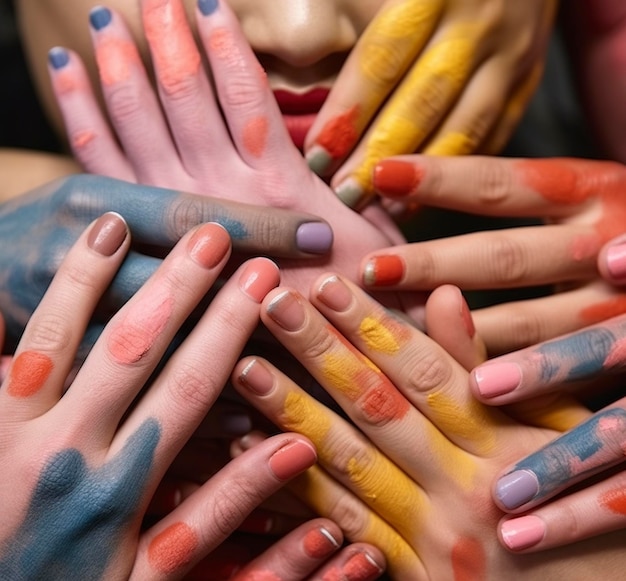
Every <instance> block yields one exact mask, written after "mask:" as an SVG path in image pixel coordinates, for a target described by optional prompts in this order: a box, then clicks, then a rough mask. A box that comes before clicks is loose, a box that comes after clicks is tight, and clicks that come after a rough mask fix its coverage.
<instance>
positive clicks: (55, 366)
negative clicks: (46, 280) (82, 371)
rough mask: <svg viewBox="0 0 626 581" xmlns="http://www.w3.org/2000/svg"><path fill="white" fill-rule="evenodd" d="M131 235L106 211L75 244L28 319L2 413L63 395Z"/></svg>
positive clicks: (43, 407)
mask: <svg viewBox="0 0 626 581" xmlns="http://www.w3.org/2000/svg"><path fill="white" fill-rule="evenodd" d="M129 244H130V239H129V235H128V229H127V226H126V223H125V222H124V220H123V219H122V218H121V216H119V215H117V214H112V213H109V214H104V215H103V216H102V217H101V218H99V219H98V220H97V221H96V222H95V223H94V224H92V225H91V227H90V228H89V229H88V230H87V231H86V232H84V233H83V234H82V236H81V237H80V238H79V240H78V241H77V242H76V243H75V245H74V246H73V247H72V248H71V249H70V251H69V253H68V255H67V257H66V258H65V260H64V261H63V263H62V264H61V266H60V268H59V270H58V272H57V274H56V276H55V278H54V279H53V281H52V283H51V284H50V287H49V289H48V291H47V292H46V294H45V295H44V297H43V299H42V301H41V303H40V304H39V307H38V308H37V309H36V310H35V312H34V313H33V315H32V317H31V319H30V321H29V322H28V324H27V326H26V329H25V331H24V335H23V336H22V339H21V341H20V343H19V345H18V347H17V350H16V352H15V354H14V357H13V360H12V362H11V366H10V368H9V372H8V377H7V378H6V380H5V382H4V383H3V386H2V390H1V391H0V399H1V400H2V403H1V404H0V408H1V409H2V411H3V413H8V414H11V416H12V417H13V418H15V419H17V418H23V419H28V418H34V417H37V416H39V415H41V414H42V413H44V412H46V411H48V410H49V409H50V408H52V407H53V406H54V405H55V404H56V403H57V402H58V401H59V398H60V397H61V395H62V393H63V388H64V385H65V378H66V377H67V375H68V373H69V372H70V370H71V368H72V365H73V364H74V357H75V354H76V351H77V349H78V345H79V342H80V340H81V337H82V336H83V333H84V331H85V329H86V328H87V325H88V323H89V320H90V318H91V315H92V313H93V311H94V309H95V307H96V305H97V303H98V301H99V299H100V297H101V295H102V293H103V292H104V290H105V289H106V287H107V286H108V284H109V283H110V282H111V279H112V278H113V275H114V273H115V271H116V269H117V267H118V266H119V264H120V263H121V261H122V260H123V258H124V253H125V251H126V250H127V249H128V246H129Z"/></svg>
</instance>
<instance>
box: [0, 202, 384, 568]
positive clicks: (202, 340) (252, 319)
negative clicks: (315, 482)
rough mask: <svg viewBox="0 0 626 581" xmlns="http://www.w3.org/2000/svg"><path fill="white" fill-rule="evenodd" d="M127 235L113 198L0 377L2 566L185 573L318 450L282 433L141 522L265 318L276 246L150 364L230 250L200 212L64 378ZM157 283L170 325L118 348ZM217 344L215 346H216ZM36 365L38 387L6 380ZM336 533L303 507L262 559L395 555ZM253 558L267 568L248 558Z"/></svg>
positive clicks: (295, 564)
mask: <svg viewBox="0 0 626 581" xmlns="http://www.w3.org/2000/svg"><path fill="white" fill-rule="evenodd" d="M129 248H130V237H129V233H128V229H127V226H126V224H125V223H124V221H123V220H122V218H121V217H119V216H118V215H116V214H106V215H105V216H104V217H103V218H101V219H100V220H98V221H97V222H95V224H91V225H90V228H89V229H88V230H87V232H85V233H83V234H82V235H81V236H80V237H79V239H78V241H77V242H76V244H75V245H73V247H72V248H71V250H70V251H69V253H68V255H67V257H66V259H65V260H64V262H63V263H62V264H61V265H60V267H59V271H58V274H57V276H56V277H55V278H54V280H53V281H52V283H51V285H50V288H49V290H48V292H47V293H46V294H45V296H44V298H43V299H42V301H41V304H40V305H39V307H38V308H37V310H36V311H35V312H34V314H33V316H32V318H31V319H30V321H29V324H28V325H27V327H26V329H25V332H24V336H23V337H22V339H21V341H20V344H19V345H18V347H17V350H16V357H15V360H14V364H13V366H12V367H11V368H10V370H9V375H8V378H7V379H6V382H5V384H4V385H3V389H2V390H0V400H1V402H0V404H1V405H0V423H2V426H3V427H2V432H3V440H2V446H0V455H2V459H3V464H4V465H5V470H4V471H3V474H2V478H1V479H0V491H2V495H3V498H5V499H7V502H6V506H5V512H4V516H3V519H2V526H1V527H0V571H1V572H2V573H1V574H2V576H3V577H6V578H12V579H18V578H20V579H21V578H24V579H26V578H33V577H42V576H45V577H46V578H50V579H66V578H67V577H68V575H73V576H75V575H78V576H80V577H82V578H89V579H105V578H106V579H111V578H124V579H146V578H150V579H180V578H182V577H183V576H184V575H185V573H186V572H188V571H189V570H190V569H191V568H192V567H193V566H194V565H195V564H197V563H198V562H199V561H200V559H202V558H203V557H205V556H206V555H208V554H209V553H210V552H212V551H213V550H214V549H216V547H218V545H220V544H221V543H222V541H223V540H224V539H225V537H226V536H228V534H229V533H230V532H232V531H233V530H234V529H235V528H236V526H237V525H238V524H239V523H240V522H241V521H242V520H243V517H244V516H245V515H246V514H247V513H248V512H249V511H250V510H251V509H253V508H254V507H255V506H256V505H257V504H258V503H259V502H260V501H261V500H262V499H263V498H265V497H267V496H269V495H270V494H272V493H273V492H275V491H276V490H277V489H278V488H280V487H281V486H282V485H283V484H284V482H285V481H286V480H288V479H289V478H291V477H292V476H294V475H296V474H297V473H299V472H301V471H302V470H304V469H305V468H306V467H308V466H310V465H311V464H312V463H313V462H314V461H315V451H314V449H313V448H312V446H311V444H310V443H309V442H308V441H307V440H306V439H304V438H302V437H301V436H298V435H295V434H290V435H284V436H279V437H278V438H273V439H272V440H271V441H269V442H267V443H266V444H264V445H262V446H260V447H258V449H255V450H252V451H250V452H248V453H245V454H243V455H242V456H241V457H240V458H239V459H236V460H234V461H233V462H231V463H230V464H229V465H228V466H227V467H226V468H224V469H223V470H222V471H220V472H219V473H217V474H215V476H213V477H212V478H211V479H210V480H209V481H208V482H207V483H206V484H205V485H203V486H202V487H200V488H199V489H198V490H197V491H195V492H194V493H193V494H191V495H190V496H189V497H188V498H186V499H185V500H184V501H183V502H182V503H181V504H179V505H178V506H177V507H176V508H175V509H174V510H173V511H172V512H170V513H169V514H168V515H166V516H165V517H164V518H163V519H161V520H157V521H156V522H154V521H153V523H152V524H151V525H147V526H145V527H142V518H143V516H144V513H145V511H146V508H147V506H148V501H149V500H150V498H151V496H152V494H153V493H154V490H155V488H156V486H157V484H158V482H159V481H160V480H161V478H162V476H163V474H164V472H165V470H166V468H167V467H168V466H169V464H170V463H171V462H172V460H173V459H174V457H175V456H176V454H177V452H178V451H179V450H180V448H181V446H182V445H183V444H184V442H185V441H186V440H187V439H188V438H189V437H190V436H191V435H192V433H193V432H194V430H195V428H196V427H197V425H198V424H199V422H200V420H201V419H202V417H204V415H205V413H206V412H207V411H208V410H209V409H210V407H211V405H212V403H213V402H214V401H215V399H216V398H217V397H218V395H219V393H220V391H221V388H222V385H223V384H224V383H225V381H226V379H227V375H228V373H229V371H228V370H229V366H232V365H233V364H234V362H235V360H236V357H237V356H238V354H239V353H240V350H241V348H242V347H243V345H244V343H245V341H246V340H247V338H248V337H249V335H250V334H251V333H252V331H253V329H254V328H255V326H256V325H257V323H258V316H259V309H260V303H259V300H258V297H257V296H255V295H256V294H257V293H251V292H250V286H249V284H248V282H249V281H250V279H254V281H255V284H257V285H258V287H257V288H258V290H260V287H261V285H262V286H263V287H264V291H263V294H265V293H266V292H267V291H268V290H269V289H271V288H273V287H274V286H276V284H277V283H278V280H279V275H278V269H277V268H276V266H275V265H272V264H271V263H270V262H269V261H268V260H267V259H263V258H257V259H253V260H251V261H250V262H248V263H247V265H246V267H244V268H242V269H241V270H240V271H238V272H237V273H235V275H234V276H233V278H232V279H231V280H230V281H229V282H227V283H226V284H225V285H224V287H223V289H222V290H221V291H220V293H219V294H218V295H217V296H216V298H215V299H214V301H213V302H212V304H211V307H210V308H209V309H208V310H207V311H206V312H205V314H204V315H203V317H202V318H201V319H200V321H199V322H198V324H197V326H196V327H195V328H194V330H193V332H192V333H191V334H190V335H189V336H188V337H187V339H186V340H185V341H184V342H183V343H182V344H180V346H179V347H178V348H177V349H176V351H175V352H174V354H173V355H172V357H171V359H170V363H168V365H166V366H165V367H164V368H163V369H162V370H161V371H160V372H159V373H156V374H154V375H153V372H154V371H155V368H156V366H157V364H158V363H159V361H160V360H161V358H162V356H163V354H164V352H165V349H166V348H167V347H168V346H169V345H170V343H171V341H172V340H173V338H174V335H175V333H176V331H177V330H178V328H179V327H180V325H181V324H182V323H183V321H184V320H185V319H186V318H187V317H188V316H189V314H190V312H191V310H192V309H193V308H194V307H195V306H196V305H197V303H198V301H200V299H201V298H202V297H203V295H204V294H205V293H206V292H207V291H208V290H209V288H210V287H211V285H212V284H213V283H214V282H215V281H216V279H217V276H218V274H219V272H220V271H221V270H222V268H223V267H224V265H225V264H226V262H227V260H228V257H229V255H230V240H229V237H228V234H227V232H226V231H225V230H224V229H223V228H222V227H221V226H219V225H217V224H205V225H201V226H199V227H198V228H195V229H194V230H193V231H192V232H190V233H189V234H187V235H185V236H184V237H183V238H182V239H181V241H180V243H179V244H178V245H176V246H175V247H174V249H173V250H172V252H171V254H170V255H169V256H168V257H167V258H166V259H165V260H164V261H163V263H162V265H161V266H160V268H159V269H158V270H157V271H156V272H155V273H154V275H153V276H152V277H151V278H150V279H149V281H148V282H146V284H145V285H144V286H143V287H142V288H141V289H140V290H139V292H138V293H137V294H136V295H135V297H133V298H132V299H130V300H129V301H128V303H127V304H126V305H125V306H124V307H123V308H122V309H121V310H120V312H119V313H118V314H117V315H116V316H114V317H113V318H112V320H111V322H110V323H109V325H108V326H107V327H106V328H105V330H104V332H103V335H102V337H101V338H100V339H99V340H98V342H97V343H96V344H95V345H94V347H93V349H92V351H91V353H90V355H89V358H88V359H87V361H86V362H85V363H84V365H83V366H82V367H81V369H80V371H79V372H78V374H77V375H76V376H75V378H74V379H73V380H72V381H71V382H70V383H69V385H66V384H65V380H66V377H67V373H68V372H69V370H70V367H71V365H72V362H73V359H74V355H75V352H76V349H77V347H78V345H79V342H80V338H81V335H82V333H83V332H84V331H85V329H86V328H87V324H88V322H89V318H90V316H91V314H92V312H93V310H94V308H95V306H96V304H97V303H98V301H99V300H100V298H101V296H102V293H103V292H104V290H105V288H106V287H107V285H108V284H109V283H110V281H111V280H112V278H113V276H114V274H115V271H116V270H117V268H119V266H120V264H121V263H122V260H123V258H124V255H125V254H126V252H127V251H128V250H129ZM162 293H166V294H169V295H170V296H171V297H175V298H174V299H173V302H172V304H171V306H170V307H168V309H167V311H164V312H163V319H162V325H161V326H162V328H161V330H160V333H159V334H158V335H156V336H155V335H153V334H150V333H147V334H146V335H145V336H142V339H141V341H142V342H141V343H137V342H136V341H133V342H131V343H128V342H127V345H128V347H129V353H133V352H134V351H133V349H134V347H133V346H136V345H139V344H141V345H142V349H141V353H140V355H139V356H138V357H136V356H134V357H132V360H131V359H123V360H120V358H119V357H118V356H117V355H116V354H115V349H114V348H112V347H113V346H115V345H117V346H119V345H120V343H119V340H120V337H122V336H124V337H128V334H127V333H126V331H131V330H132V329H138V328H139V327H141V326H145V324H146V323H147V322H149V320H150V313H149V312H146V309H145V305H146V304H149V303H150V301H151V300H152V297H154V296H159V295H160V294H162ZM235 314H236V317H237V320H238V325H239V326H238V331H235V329H234V328H233V327H231V332H230V333H229V334H228V336H227V337H226V336H223V334H222V333H221V332H218V330H219V329H222V328H223V322H224V320H232V319H233V318H234V317H235ZM122 331H123V332H124V333H123V335H119V333H120V332H122ZM138 337H139V335H138ZM207 349H208V350H210V352H212V353H213V354H214V355H215V357H211V358H207V357H205V356H204V355H205V354H206V352H207V351H206V350H207ZM35 353H36V354H39V359H40V360H41V359H46V360H47V361H48V362H49V366H48V367H47V371H46V373H45V374H43V375H36V376H29V375H24V374H21V371H20V369H19V363H18V362H19V361H20V360H21V359H22V358H24V357H25V358H27V359H28V360H30V361H32V360H33V354H35ZM151 376H152V380H151V381H150V383H149V384H146V382H147V381H148V380H149V378H151ZM29 381H30V382H31V386H30V389H29V390H25V389H19V390H15V389H12V387H11V386H12V385H14V384H15V382H18V383H20V384H21V385H22V387H23V386H24V385H25V384H26V383H28V382H29ZM181 386H184V389H181ZM94 387H95V389H93V388H94ZM140 392H141V395H139V393H140ZM131 404H132V405H131ZM252 475H254V476H252ZM235 481H236V482H237V483H238V485H237V487H236V488H237V490H235V489H234V488H233V486H232V483H233V482H235ZM18 482H19V485H16V483H18ZM217 514H219V515H221V516H220V517H216V515H217ZM217 519H221V520H217ZM321 530H324V531H327V534H328V537H330V538H331V539H332V542H329V543H328V544H329V545H330V546H327V547H326V548H323V547H322V546H321V545H320V544H319V543H318V544H317V545H313V546H316V547H317V548H318V550H317V551H315V550H313V549H311V546H312V545H311V543H309V544H308V545H306V546H307V547H308V548H309V554H308V555H307V554H305V551H304V549H303V548H302V547H303V537H305V536H306V535H310V534H313V533H314V532H315V531H318V532H319V531H321ZM328 537H327V538H328ZM341 540H342V537H341V533H340V532H338V530H337V527H336V525H334V524H333V523H330V522H329V521H327V520H324V519H322V520H318V521H315V522H311V523H307V524H306V525H305V526H304V527H303V528H302V529H299V530H296V531H295V532H294V533H293V534H292V535H291V536H290V537H288V538H286V539H284V540H283V541H281V543H280V544H279V545H277V546H275V547H273V548H272V549H271V550H270V552H268V553H267V554H265V555H263V556H261V557H259V559H260V560H259V568H260V567H261V566H262V569H260V570H261V571H266V572H267V571H271V572H272V574H274V575H275V576H276V577H277V578H279V579H285V580H296V579H303V578H306V577H307V576H308V575H309V574H310V573H311V572H312V571H313V570H314V569H315V568H317V567H318V566H320V565H323V564H324V563H325V562H326V559H328V558H329V557H331V561H329V563H330V564H333V563H335V565H336V563H337V562H339V563H341V562H343V561H346V560H349V559H350V558H351V555H354V554H356V553H358V554H361V555H369V554H370V553H371V554H372V556H371V558H372V559H373V560H375V559H377V558H378V559H380V561H381V563H382V565H381V567H382V566H384V560H382V558H380V555H379V553H377V552H376V551H375V550H371V549H370V548H369V547H367V546H366V545H359V546H355V547H353V548H351V549H350V551H349V552H345V551H344V552H342V553H341V554H338V557H337V562H335V560H333V559H332V557H333V555H335V553H336V552H337V549H338V548H339V546H340V542H341ZM68 547H69V548H68ZM250 570H251V571H252V572H253V574H257V573H259V569H257V568H256V566H255V565H253V564H251V565H250Z"/></svg>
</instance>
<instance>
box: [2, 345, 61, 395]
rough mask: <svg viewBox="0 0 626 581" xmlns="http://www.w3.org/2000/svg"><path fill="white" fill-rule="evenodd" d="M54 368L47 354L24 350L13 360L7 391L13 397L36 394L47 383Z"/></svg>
mask: <svg viewBox="0 0 626 581" xmlns="http://www.w3.org/2000/svg"><path fill="white" fill-rule="evenodd" d="M53 369H54V364H53V363H52V360H51V359H50V357H48V356H47V355H43V354H42V353H37V352H36V351H24V352H23V353H20V354H19V355H18V356H17V357H16V358H15V359H14V360H13V367H12V368H11V374H10V376H9V386H8V387H7V393H8V394H9V395H12V396H13V397H30V396H31V395H35V394H36V393H37V392H38V391H39V390H40V389H41V388H42V387H43V386H44V385H45V383H46V381H47V380H48V377H50V373H52V370H53Z"/></svg>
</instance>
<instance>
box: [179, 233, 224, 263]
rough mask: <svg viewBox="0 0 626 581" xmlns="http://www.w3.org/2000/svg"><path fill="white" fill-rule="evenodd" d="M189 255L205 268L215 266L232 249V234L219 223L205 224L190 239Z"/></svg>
mask: <svg viewBox="0 0 626 581" xmlns="http://www.w3.org/2000/svg"><path fill="white" fill-rule="evenodd" d="M187 248H188V250H189V255H190V256H191V258H193V260H194V261H195V262H197V263H198V264H199V265H200V266H203V267H204V268H214V267H215V266H217V265H218V264H219V263H220V261H221V260H222V258H224V256H225V255H226V253H227V252H228V251H229V249H230V236H229V235H228V232H227V231H226V230H225V229H224V228H223V227H222V226H220V225H218V224H204V225H202V226H200V228H198V230H197V231H196V232H195V233H194V234H193V236H192V237H191V239H190V240H189V243H188V246H187Z"/></svg>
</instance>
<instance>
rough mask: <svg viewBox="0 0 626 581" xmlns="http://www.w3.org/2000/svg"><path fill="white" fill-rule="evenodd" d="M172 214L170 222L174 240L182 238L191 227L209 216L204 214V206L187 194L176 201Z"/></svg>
mask: <svg viewBox="0 0 626 581" xmlns="http://www.w3.org/2000/svg"><path fill="white" fill-rule="evenodd" d="M171 216H172V218H171V220H169V221H168V222H169V224H170V234H171V236H172V238H173V239H174V240H180V238H182V237H183V236H184V235H185V234H186V233H187V232H188V231H189V230H190V229H191V228H193V227H194V226H197V225H198V224H201V223H202V222H205V221H208V219H207V218H209V217H208V216H204V214H203V211H202V207H201V206H200V204H199V203H198V202H197V201H196V200H194V199H192V198H190V197H186V196H184V197H181V198H179V199H177V200H176V201H175V202H174V204H173V207H172V214H171Z"/></svg>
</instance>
